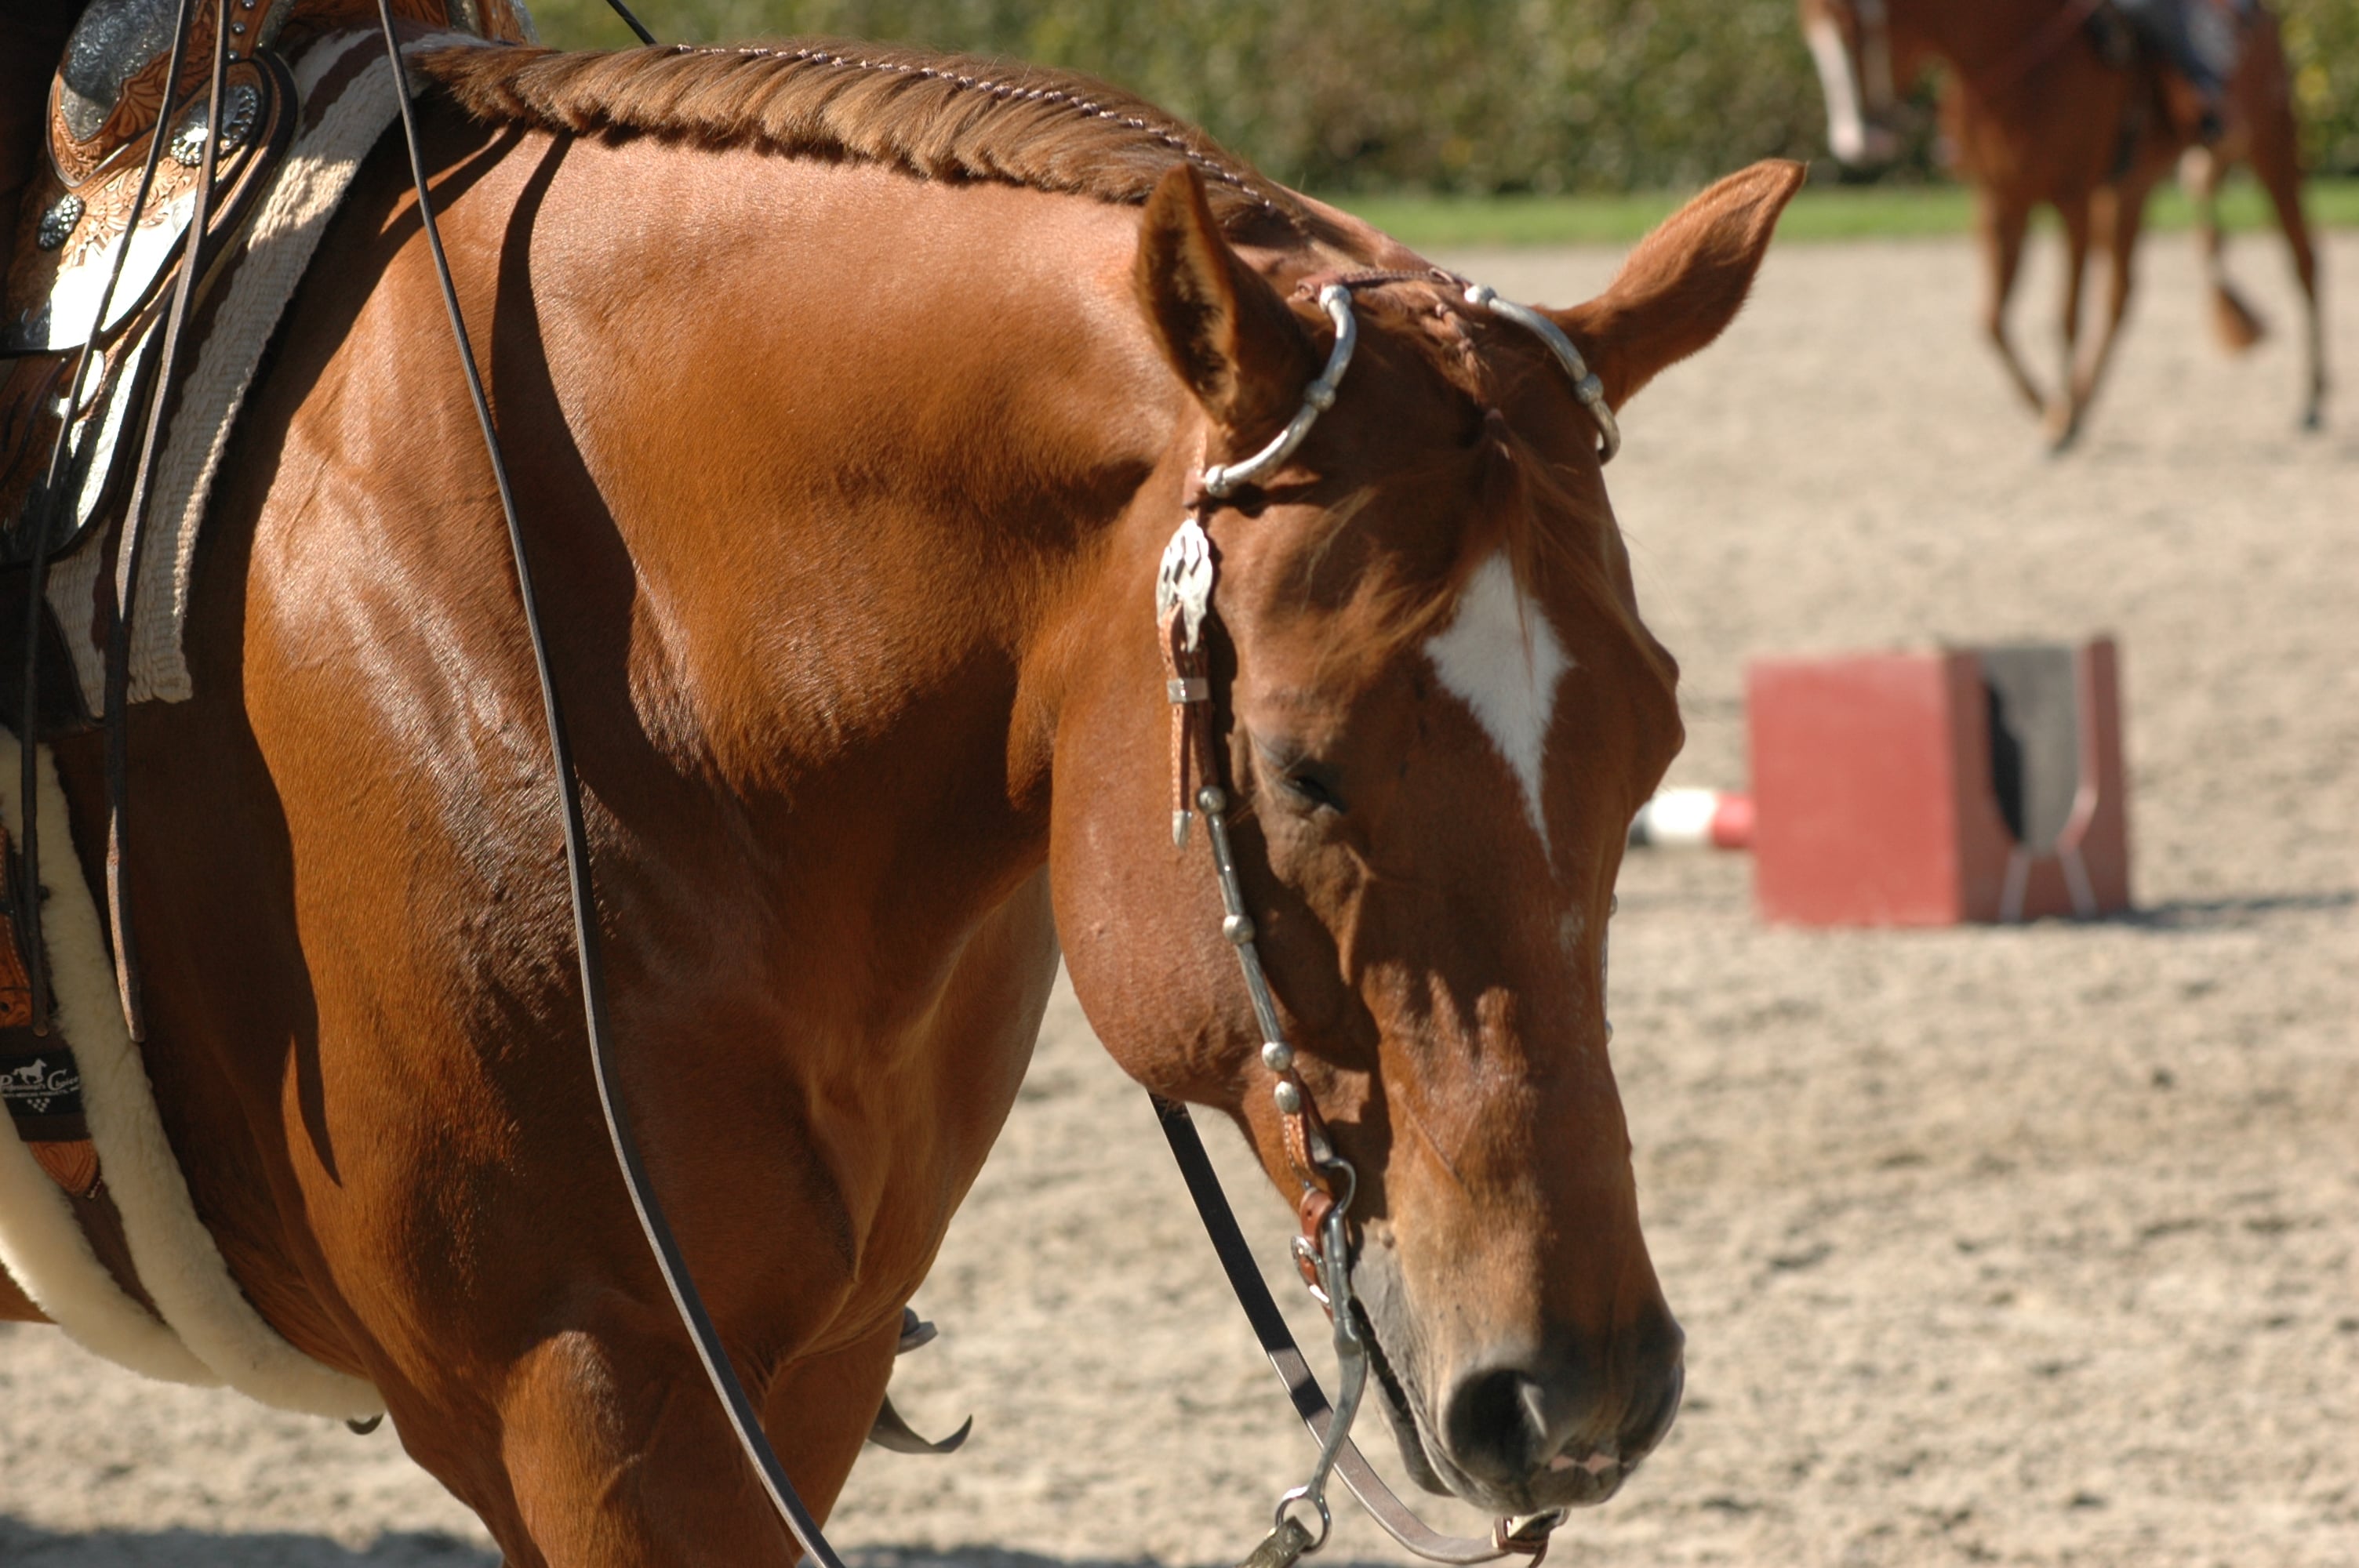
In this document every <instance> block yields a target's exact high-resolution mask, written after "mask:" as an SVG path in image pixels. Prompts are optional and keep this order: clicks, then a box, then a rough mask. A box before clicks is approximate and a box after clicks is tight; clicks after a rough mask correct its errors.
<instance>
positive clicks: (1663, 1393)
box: [1621, 1360, 1688, 1465]
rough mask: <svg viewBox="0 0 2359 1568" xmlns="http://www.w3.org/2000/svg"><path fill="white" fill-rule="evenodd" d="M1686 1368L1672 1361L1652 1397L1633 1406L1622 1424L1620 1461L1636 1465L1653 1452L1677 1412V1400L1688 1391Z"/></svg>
mask: <svg viewBox="0 0 2359 1568" xmlns="http://www.w3.org/2000/svg"><path fill="white" fill-rule="evenodd" d="M1687 1380H1688V1373H1687V1365H1686V1363H1685V1362H1683V1361H1679V1360H1674V1361H1673V1362H1672V1363H1671V1364H1670V1366H1669V1368H1666V1369H1665V1373H1664V1375H1663V1376H1662V1378H1661V1379H1659V1380H1658V1381H1657V1382H1656V1384H1655V1387H1654V1390H1653V1392H1652V1394H1651V1395H1650V1396H1649V1397H1647V1398H1646V1399H1645V1400H1641V1401H1638V1402H1636V1403H1634V1404H1633V1405H1632V1407H1631V1410H1630V1415H1629V1419H1628V1420H1627V1421H1625V1422H1623V1425H1622V1437H1621V1443H1622V1462H1623V1464H1625V1465H1636V1463H1637V1462H1638V1461H1639V1460H1641V1459H1643V1458H1645V1457H1646V1456H1647V1454H1651V1453H1653V1452H1654V1451H1655V1445H1656V1444H1658V1443H1660V1442H1662V1441H1663V1439H1664V1437H1665V1436H1666V1435H1668V1434H1669V1432H1670V1430H1671V1422H1673V1421H1674V1420H1675V1419H1677V1418H1678V1416H1679V1413H1680V1396H1681V1395H1682V1394H1683V1393H1684V1392H1685V1391H1686V1390H1687Z"/></svg>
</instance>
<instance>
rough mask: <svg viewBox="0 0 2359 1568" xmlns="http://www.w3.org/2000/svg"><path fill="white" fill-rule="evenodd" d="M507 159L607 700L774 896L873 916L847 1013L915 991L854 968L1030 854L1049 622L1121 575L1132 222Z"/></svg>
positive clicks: (1131, 452)
mask: <svg viewBox="0 0 2359 1568" xmlns="http://www.w3.org/2000/svg"><path fill="white" fill-rule="evenodd" d="M523 151H524V153H525V157H524V160H523V161H524V162H525V163H526V164H527V165H529V166H532V167H533V168H535V169H536V170H537V171H538V172H537V173H536V175H535V177H534V180H531V181H527V185H528V186H530V185H532V184H533V183H535V182H538V184H539V185H540V186H541V189H542V193H541V195H540V196H539V197H538V199H537V201H538V211H534V212H532V213H530V214H529V219H530V223H531V232H532V233H533V236H534V238H533V252H534V263H533V268H534V276H533V283H532V288H531V290H530V299H529V302H528V308H530V309H532V310H533V311H535V312H537V314H538V319H537V320H536V321H534V322H533V323H531V325H532V326H534V327H537V329H538V340H539V341H541V342H543V343H546V344H550V345H554V347H553V348H552V349H551V351H550V360H549V367H550V373H551V379H552V381H553V382H554V383H555V384H556V387H555V398H554V402H555V404H556V405H558V406H559V407H560V408H561V413H562V420H561V425H562V427H563V428H564V429H565V430H566V431H567V432H569V433H570V436H571V440H572V441H573V442H574V443H575V444H576V445H577V446H578V447H579V449H581V451H582V458H583V462H584V466H585V467H586V468H587V469H588V470H589V472H590V477H591V479H592V481H594V483H595V485H596V488H597V490H598V492H600V497H601V499H602V500H603V504H604V505H605V507H606V508H607V510H608V511H609V512H610V513H611V514H612V517H613V522H614V531H615V533H616V534H617V535H619V536H620V543H621V545H622V546H623V548H624V550H625V552H626V553H627V555H628V557H629V569H630V571H631V574H632V576H633V578H634V579H635V581H634V585H633V590H632V591H633V597H634V599H635V600H636V603H635V607H634V611H633V619H634V622H635V623H636V629H635V630H634V632H633V633H632V639H631V640H632V642H633V643H634V644H635V647H634V650H633V653H634V664H635V665H636V668H635V670H634V673H633V680H634V683H635V684H636V686H638V687H640V688H641V690H642V695H641V696H640V697H638V698H637V700H636V707H637V708H638V709H639V710H640V713H641V715H642V716H643V717H644V716H645V715H647V714H649V713H653V714H654V715H656V716H657V717H658V719H659V720H660V722H659V723H658V724H655V725H652V726H650V728H651V729H653V730H659V731H660V733H659V734H658V736H657V740H658V744H659V745H661V746H663V747H665V748H666V749H667V750H668V751H669V752H670V753H671V756H670V766H671V768H672V769H673V770H674V771H675V772H677V773H679V774H682V775H688V776H696V777H701V778H704V779H708V780H710V781H712V784H713V787H714V788H715V789H716V790H717V791H718V792H719V793H720V794H721V795H723V796H724V797H725V805H724V807H723V809H725V811H727V812H728V813H731V814H734V816H736V817H737V818H738V820H739V821H740V823H741V824H742V827H741V829H740V830H741V831H742V832H744V833H745V834H747V835H750V836H752V837H753V838H756V840H757V841H759V842H760V843H761V844H762V845H763V847H764V849H765V858H766V859H767V860H772V861H773V862H774V863H776V864H777V865H781V866H786V867H789V868H794V871H792V873H791V874H793V875H795V876H796V877H797V879H798V882H799V887H798V890H797V891H798V892H800V893H805V894H809V895H811V896H814V897H824V898H826V899H827V900H830V901H832V902H834V903H838V904H839V905H841V906H843V907H844V908H847V909H851V910H855V911H858V912H859V914H860V917H861V919H862V920H863V921H874V922H878V923H890V924H891V925H892V926H894V927H895V929H894V930H893V940H892V941H891V942H890V943H889V944H886V943H883V942H881V940H880V942H879V944H878V950H877V951H875V952H864V953H862V954H860V955H858V957H859V962H860V965H861V966H863V967H864V968H863V971H862V972H863V973H864V974H866V975H868V978H867V979H864V980H863V982H862V986H861V988H860V994H856V995H855V994H853V993H851V992H849V991H848V992H847V993H846V995H845V996H844V997H843V1009H844V1011H847V1012H853V1011H859V1010H860V1009H863V1008H866V1007H871V1006H875V1005H884V1002H885V1001H889V1000H890V999H892V998H893V997H896V996H899V995H903V994H905V993H906V994H908V995H910V996H917V995H920V994H922V992H923V989H924V988H923V985H922V984H919V983H917V982H916V981H915V980H909V983H908V984H904V981H905V980H908V977H905V976H901V975H900V974H899V972H898V970H896V971H895V972H894V973H891V974H885V975H875V974H874V973H873V972H872V971H873V968H874V966H875V965H876V964H880V963H881V964H886V965H887V966H894V965H898V966H903V967H906V968H908V971H909V975H910V976H919V975H922V974H923V973H924V972H926V970H927V968H928V965H929V963H932V962H933V961H934V957H935V955H936V954H937V953H938V952H939V950H940V948H941V946H942V945H943V944H945V943H951V942H954V941H956V940H958V939H959V937H958V933H959V932H961V931H962V930H963V929H965V927H966V925H967V924H968V923H971V921H972V920H973V918H975V917H976V915H977V912H978V911H979V910H980V909H982V908H984V907H987V906H988V905H989V904H990V903H991V902H992V901H993V900H995V899H998V898H1001V897H1004V896H1006V894H1007V892H1008V890H1009V889H1010V888H1011V887H1013V886H1014V885H1016V884H1017V883H1020V882H1021V881H1023V880H1024V879H1025V878H1026V877H1027V875H1028V874H1029V872H1030V871H1032V870H1035V869H1037V868H1038V865H1039V864H1040V862H1041V861H1042V860H1043V859H1044V858H1045V854H1046V834H1047V802H1048V784H1049V775H1048V770H1049V760H1050V754H1051V744H1052V741H1053V701H1052V700H1051V699H1049V698H1047V697H1041V696H1038V691H1039V690H1041V689H1044V688H1049V687H1053V686H1054V684H1055V676H1054V669H1053V665H1054V664H1055V660H1056V657H1057V656H1058V650H1057V629H1058V625H1059V622H1060V616H1062V615H1064V614H1066V613H1068V612H1069V611H1070V607H1071V605H1072V604H1074V603H1075V602H1077V600H1079V599H1081V598H1083V597H1086V595H1087V594H1088V592H1090V591H1091V588H1090V585H1091V584H1093V582H1094V580H1095V579H1096V577H1097V576H1098V575H1100V574H1103V573H1105V572H1108V571H1117V570H1119V569H1121V568H1122V566H1123V564H1124V563H1123V562H1122V561H1121V560H1118V559H1115V558H1114V554H1113V553H1112V552H1110V550H1109V549H1108V547H1107V540H1106V532H1107V530H1108V529H1110V528H1112V527H1113V526H1114V524H1115V523H1116V520H1117V519H1118V518H1119V517H1120V516H1121V514H1123V512H1124V511H1125V508H1126V507H1127V506H1128V505H1129V504H1130V503H1131V501H1132V498H1133V496H1134V494H1135V493H1136V491H1137V490H1138V489H1139V487H1140V486H1141V485H1142V484H1144V483H1145V482H1147V480H1148V477H1149V475H1150V474H1151V473H1152V472H1153V471H1154V470H1155V469H1156V466H1157V463H1158V460H1159V457H1160V454H1161V452H1162V449H1164V448H1165V447H1168V446H1169V444H1170V441H1171V438H1172V431H1173V429H1174V427H1175V424H1176V421H1177V420H1178V418H1179V417H1180V409H1179V407H1178V395H1177V387H1176V384H1174V383H1173V382H1172V378H1171V377H1170V376H1169V373H1168V372H1166V371H1164V370H1163V369H1162V367H1161V365H1160V363H1159V362H1158V361H1156V360H1155V359H1154V357H1153V351H1152V349H1151V348H1150V347H1149V346H1148V344H1147V338H1146V334H1145V331H1144V330H1143V325H1142V324H1141V323H1140V320H1139V318H1138V316H1137V312H1136V308H1135V307H1133V306H1132V305H1131V303H1130V301H1129V299H1128V297H1127V293H1128V289H1127V283H1128V270H1129V268H1128V264H1129V260H1130V255H1131V253H1132V251H1133V250H1134V249H1135V245H1136V217H1135V214H1134V213H1133V212H1132V211H1130V210H1128V209H1124V208H1119V207H1112V206H1107V205H1104V204H1103V203H1098V202H1093V201H1089V200H1082V199H1078V198H1067V197H1053V196H1046V195H1042V194H1040V193H1038V192H1032V191H1026V190H1016V189H1006V188H1000V187H993V186H987V185H980V184H978V185H968V186H943V185H929V184H926V183H922V182H917V181H913V180H911V179H909V178H908V177H907V176H905V175H902V174H898V173H895V172H890V171H887V170H884V169H881V168H869V167H863V166H856V165H823V164H818V163H813V162H802V161H795V160H788V159H785V158H780V157H765V156H762V155H758V154H756V153H752V152H725V153H724V152H713V151H710V150H703V149H698V148H694V147H690V146H679V145H671V144H666V143H664V142H660V141H658V140H656V139H654V138H643V139H638V140H634V141H631V142H627V143H624V144H621V145H618V146H606V145H601V144H593V143H587V142H582V143H574V144H571V145H570V146H566V145H554V146H552V145H549V144H546V143H542V142H540V141H539V139H538V138H527V142H526V144H525V146H524V149H523ZM650 191H661V192H662V193H663V200H662V203H661V205H660V207H659V208H658V207H655V206H651V205H650V204H649V203H648V201H647V193H648V192H650ZM681 213H690V214H693V215H694V224H693V230H692V236H684V235H683V233H682V232H680V231H679V230H676V229H674V228H673V227H671V226H670V225H671V223H672V222H673V220H674V219H675V218H676V217H677V215H679V214H681ZM781 214H791V215H792V219H791V222H788V221H785V220H784V219H782V216H781ZM544 258H545V260H544ZM510 292H513V291H510ZM616 301H627V302H628V303H627V305H625V306H623V307H621V308H617V306H616V303H615V302H616ZM525 325H526V323H524V322H522V321H519V320H516V319H513V317H512V314H509V313H504V316H503V320H502V327H503V331H504V332H506V333H509V334H511V335H513V333H514V332H515V331H516V330H517V329H519V328H522V327H524V326H525ZM1158 396H1160V397H1163V398H1165V399H1167V401H1165V402H1158V401H1157V399H1158ZM501 401H502V418H503V422H504V423H506V422H507V421H508V420H509V419H510V417H511V413H510V409H511V406H512V403H511V398H510V395H509V390H508V387H507V386H506V384H504V385H503V386H502V388H501ZM557 411H558V410H556V409H552V412H557ZM1175 495H1176V489H1175ZM1176 506H1177V503H1176V500H1175V501H1174V503H1173V510H1175V511H1176ZM1147 560H1148V561H1149V562H1151V560H1152V556H1151V554H1150V555H1148V557H1147ZM1147 569H1151V567H1150V568H1147ZM1139 617H1140V628H1139V633H1138V634H1139V637H1140V639H1141V641H1142V643H1147V642H1149V641H1151V632H1152V628H1151V625H1150V624H1149V623H1148V622H1149V619H1150V618H1149V615H1148V611H1147V607H1146V605H1145V603H1144V601H1142V603H1141V605H1140V608H1139ZM650 692H651V693H654V694H655V695H654V696H652V697H650V696H647V695H645V694H646V693H650ZM886 948H889V949H890V950H889V952H888V951H885V949H886ZM847 972H849V971H847ZM879 999H884V1001H880V1000H879Z"/></svg>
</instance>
